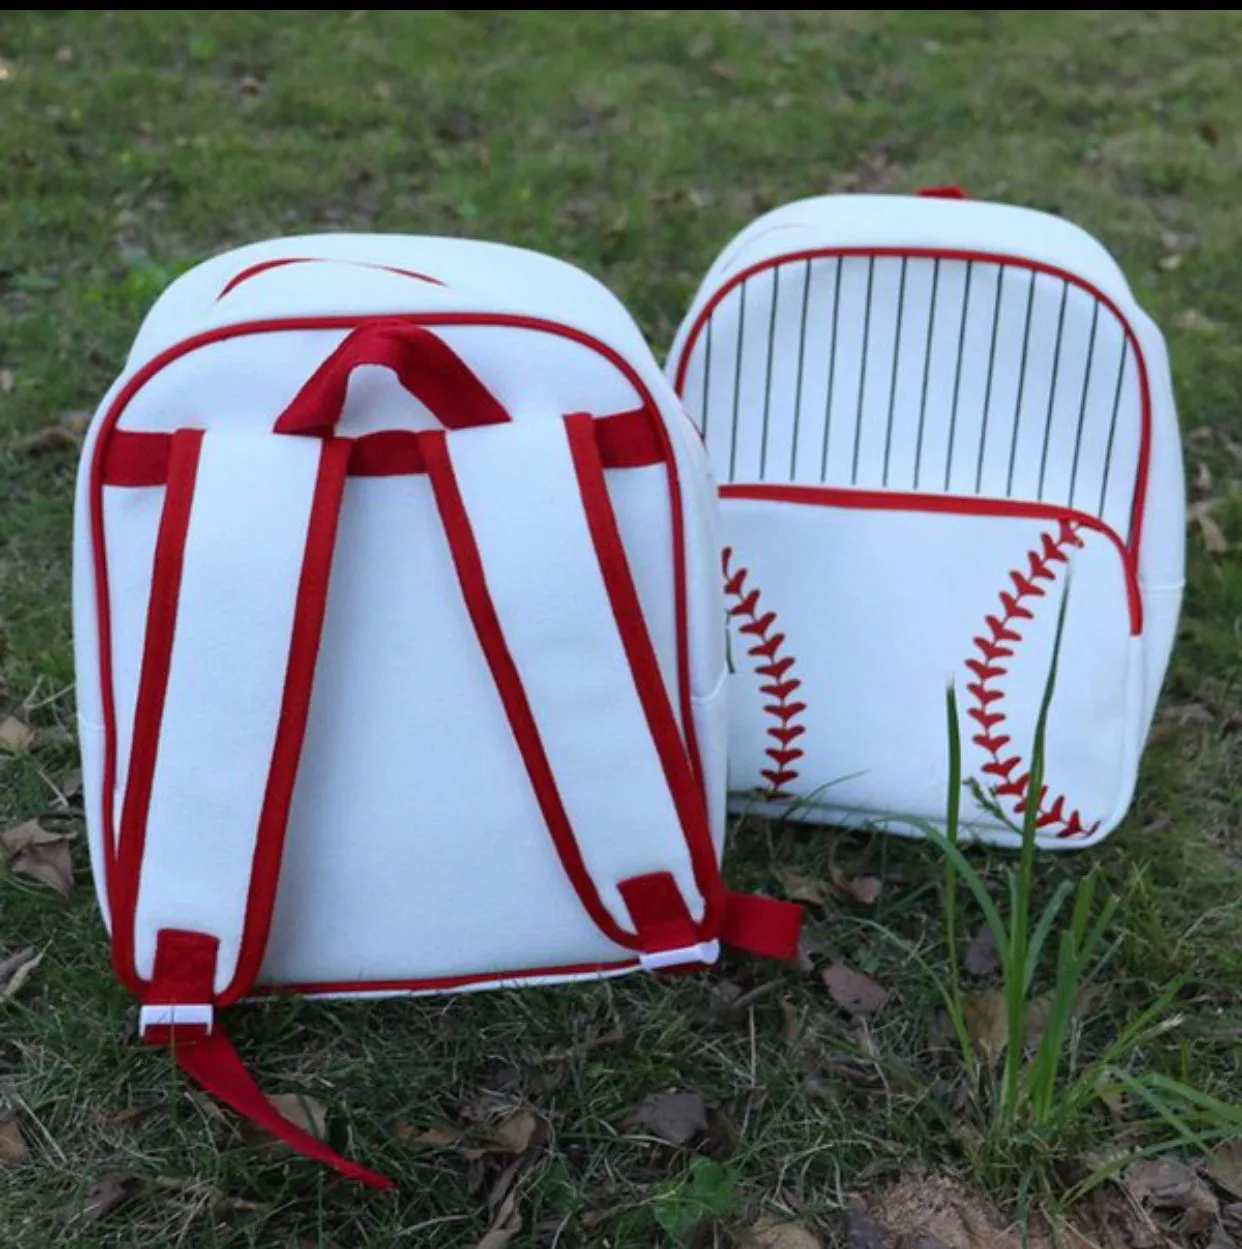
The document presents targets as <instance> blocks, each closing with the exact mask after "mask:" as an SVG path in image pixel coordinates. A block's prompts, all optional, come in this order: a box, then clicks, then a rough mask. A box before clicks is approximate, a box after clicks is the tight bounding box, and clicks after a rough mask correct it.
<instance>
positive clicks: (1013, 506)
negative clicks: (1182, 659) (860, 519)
mask: <svg viewBox="0 0 1242 1249" xmlns="http://www.w3.org/2000/svg"><path fill="white" fill-rule="evenodd" d="M720 497H721V498H722V499H750V500H765V501H768V502H775V503H801V504H809V505H811V506H818V507H842V508H858V509H865V510H867V511H879V512H935V513H949V514H952V515H958V516H1011V517H1014V518H1016V519H1020V520H1058V521H1060V520H1063V521H1069V522H1070V523H1072V524H1074V525H1078V526H1081V527H1082V528H1084V529H1090V530H1092V531H1093V532H1095V533H1099V534H1103V535H1104V537H1106V538H1107V539H1108V540H1109V541H1110V542H1111V543H1112V544H1113V546H1114V547H1115V548H1116V550H1117V554H1118V557H1119V558H1120V559H1121V564H1122V569H1123V571H1124V573H1125V578H1126V601H1127V603H1128V605H1129V610H1130V632H1131V634H1132V635H1133V636H1135V637H1137V636H1138V635H1139V634H1140V633H1142V632H1143V596H1142V592H1141V590H1140V588H1139V580H1138V569H1137V568H1136V567H1135V563H1134V558H1133V556H1132V554H1131V552H1130V551H1129V550H1127V548H1126V544H1125V543H1124V542H1123V541H1122V540H1121V537H1120V535H1119V534H1118V533H1117V532H1116V531H1115V530H1114V529H1112V528H1110V527H1109V526H1108V525H1106V524H1105V523H1104V522H1103V521H1102V520H1100V519H1099V517H1097V516H1091V515H1089V514H1088V513H1087V512H1080V511H1077V510H1076V509H1075V508H1071V507H1062V506H1061V505H1060V504H1057V503H1035V502H1027V501H1026V500H1024V499H982V498H976V497H974V496H973V495H971V496H966V495H956V494H913V493H909V492H905V491H900V490H891V491H890V490H855V489H852V488H849V487H845V486H775V485H772V486H765V485H755V486H721V488H720Z"/></svg>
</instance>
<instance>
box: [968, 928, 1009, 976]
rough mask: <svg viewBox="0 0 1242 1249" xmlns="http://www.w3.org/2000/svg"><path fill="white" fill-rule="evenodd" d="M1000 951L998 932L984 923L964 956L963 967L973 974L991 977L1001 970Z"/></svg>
mask: <svg viewBox="0 0 1242 1249" xmlns="http://www.w3.org/2000/svg"><path fill="white" fill-rule="evenodd" d="M1000 967H1001V961H1000V951H999V950H998V949H997V948H996V934H995V933H994V932H993V931H992V929H991V927H989V925H987V924H984V925H983V927H982V928H980V929H979V931H978V932H977V933H975V935H974V938H973V939H972V940H971V943H970V944H969V945H968V946H967V947H966V953H965V955H963V957H962V968H963V970H965V971H967V972H969V973H970V974H971V975H972V976H980V977H991V976H995V975H996V973H997V972H998V971H1000Z"/></svg>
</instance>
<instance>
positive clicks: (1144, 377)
mask: <svg viewBox="0 0 1242 1249" xmlns="http://www.w3.org/2000/svg"><path fill="white" fill-rule="evenodd" d="M829 256H895V257H898V258H901V257H904V256H909V257H919V258H924V259H928V260H962V261H971V262H973V263H976V264H999V265H1014V266H1017V267H1018V268H1023V269H1030V270H1032V271H1033V272H1035V273H1045V274H1047V275H1048V276H1049V277H1054V278H1058V279H1059V280H1061V281H1064V282H1068V283H1069V284H1070V285H1072V286H1077V287H1078V288H1079V289H1080V290H1083V291H1086V293H1087V294H1088V295H1090V296H1091V297H1092V298H1093V299H1096V300H1098V301H1099V302H1100V303H1102V304H1103V305H1104V307H1106V308H1107V309H1108V310H1109V311H1110V312H1111V313H1112V314H1113V316H1115V317H1116V318H1117V321H1118V323H1119V324H1120V325H1121V328H1122V330H1123V331H1124V332H1125V335H1126V337H1127V338H1128V339H1129V341H1130V346H1131V348H1132V350H1133V352H1134V359H1135V364H1136V367H1137V369H1138V377H1139V394H1140V407H1141V420H1142V433H1141V445H1140V447H1139V461H1138V465H1137V466H1136V468H1135V473H1134V505H1133V509H1132V514H1133V523H1132V525H1131V529H1130V541H1129V546H1128V550H1129V554H1130V561H1129V562H1130V565H1131V566H1132V567H1133V568H1134V569H1137V568H1138V557H1139V551H1140V550H1141V548H1142V539H1143V522H1144V519H1145V514H1146V509H1147V484H1148V478H1149V476H1150V474H1151V439H1152V430H1151V424H1152V399H1151V379H1150V377H1149V375H1148V372H1147V357H1146V356H1145V355H1144V354H1143V347H1142V344H1141V343H1140V342H1139V339H1138V335H1137V334H1136V333H1135V331H1134V327H1133V326H1132V325H1131V324H1130V322H1129V320H1127V318H1126V317H1125V315H1124V314H1123V313H1122V311H1121V309H1120V308H1119V307H1118V306H1117V304H1116V303H1115V302H1114V301H1113V300H1112V299H1110V298H1109V297H1108V296H1107V295H1106V294H1105V293H1104V292H1103V291H1102V290H1100V289H1099V287H1097V286H1094V285H1092V284H1091V283H1090V282H1088V281H1087V280H1086V279H1085V278H1081V277H1079V276H1078V275H1077V274H1076V273H1071V272H1070V271H1069V270H1068V269H1061V268H1058V267H1057V266H1056V265H1048V264H1044V263H1042V262H1041V261H1038V260H1029V259H1027V258H1026V257H1023V256H1011V255H1007V254H1005V253H1003V252H984V251H968V250H952V249H945V248H936V247H812V248H807V249H805V250H803V251H795V252H786V253H785V254H784V255H781V256H773V257H771V258H769V259H767V260H761V261H759V262H758V263H756V264H753V265H751V266H749V268H746V269H743V270H742V271H741V272H739V273H736V274H734V276H733V277H731V278H730V279H729V280H728V281H727V282H725V283H724V284H723V285H722V286H720V287H719V288H718V289H717V290H716V292H715V293H714V294H713V295H712V297H711V298H710V299H709V300H708V301H707V303H705V304H704V305H703V307H702V309H700V311H699V314H698V316H697V317H696V318H695V321H694V324H693V325H692V326H691V328H690V333H689V334H688V335H687V336H686V341H685V345H684V346H683V347H682V349H681V358H680V359H679V360H678V361H677V368H676V371H675V377H676V380H675V381H674V383H673V386H674V389H675V390H676V391H677V393H678V395H684V394H685V389H686V373H687V371H688V370H689V368H690V357H691V356H692V355H693V353H694V348H695V346H696V344H697V343H698V340H699V336H700V335H701V334H702V333H703V329H704V327H705V326H706V325H707V322H708V321H709V320H710V319H711V316H712V313H713V312H715V311H716V309H717V308H718V307H719V306H720V304H721V303H722V301H723V300H724V299H726V298H727V297H728V295H729V293H730V292H731V291H733V290H734V289H735V288H736V287H738V286H740V285H741V284H742V283H743V282H745V281H746V280H747V279H748V278H752V277H754V276H755V274H757V273H763V272H765V271H766V270H768V269H773V268H776V267H777V266H779V265H783V264H794V263H797V262H798V261H800V260H820V259H823V258H825V257H829Z"/></svg>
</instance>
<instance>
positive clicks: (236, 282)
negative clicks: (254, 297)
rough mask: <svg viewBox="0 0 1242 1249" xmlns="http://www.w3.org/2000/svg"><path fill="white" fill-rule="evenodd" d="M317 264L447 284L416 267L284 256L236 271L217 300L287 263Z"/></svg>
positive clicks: (318, 257) (323, 257)
mask: <svg viewBox="0 0 1242 1249" xmlns="http://www.w3.org/2000/svg"><path fill="white" fill-rule="evenodd" d="M317 264H327V265H355V266H357V267H358V268H360V269H383V270H385V271H386V272H388V273H399V274H400V275H401V276H402V277H406V278H416V279H417V280H418V281H420V282H430V283H431V284H432V285H433V286H443V285H445V284H444V283H443V282H441V281H440V279H439V278H433V277H432V276H431V275H430V274H427V273H419V272H418V271H417V270H415V269H399V268H398V267H397V266H396V265H376V264H371V263H369V262H368V261H366V260H332V259H330V258H329V257H327V256H282V257H277V258H276V259H273V260H260V261H259V262H258V263H257V264H253V265H250V266H249V267H248V268H245V269H242V270H241V271H240V272H239V273H235V274H234V275H233V276H232V277H231V278H230V279H229V280H228V281H227V282H226V283H225V285H224V287H223V289H222V290H221V291H220V293H219V294H218V295H217V296H216V302H217V303H219V302H220V300H222V299H223V298H224V297H225V295H227V294H228V293H229V292H230V291H233V290H236V289H237V288H238V287H239V286H240V285H241V284H242V283H243V282H249V281H250V279H251V278H255V277H258V276H259V274H260V273H266V272H267V271H268V270H269V269H280V268H282V267H283V266H285V265H317Z"/></svg>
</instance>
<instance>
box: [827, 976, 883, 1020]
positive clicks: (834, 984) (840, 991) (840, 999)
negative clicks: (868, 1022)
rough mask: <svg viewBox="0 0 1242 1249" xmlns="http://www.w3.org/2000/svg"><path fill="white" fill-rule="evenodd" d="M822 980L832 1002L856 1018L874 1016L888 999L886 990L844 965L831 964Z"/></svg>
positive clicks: (869, 978)
mask: <svg viewBox="0 0 1242 1249" xmlns="http://www.w3.org/2000/svg"><path fill="white" fill-rule="evenodd" d="M823 979H824V984H825V985H826V986H827V989H828V995H829V996H830V997H831V998H832V1000H833V1001H834V1002H836V1004H837V1005H838V1006H840V1007H841V1009H842V1010H845V1011H848V1012H849V1013H850V1014H851V1015H854V1016H856V1017H857V1016H858V1015H874V1014H875V1012H876V1011H878V1010H881V1009H883V1007H884V1006H885V1005H886V1004H887V1002H888V999H889V992H888V990H887V989H885V988H884V987H883V986H881V985H878V984H876V982H875V981H874V980H872V979H871V977H870V976H865V975H863V973H862V972H860V971H855V970H854V969H853V968H852V967H847V966H846V965H845V964H844V963H833V964H832V966H830V967H829V968H828V969H827V970H826V971H825V972H824V973H823Z"/></svg>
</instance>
